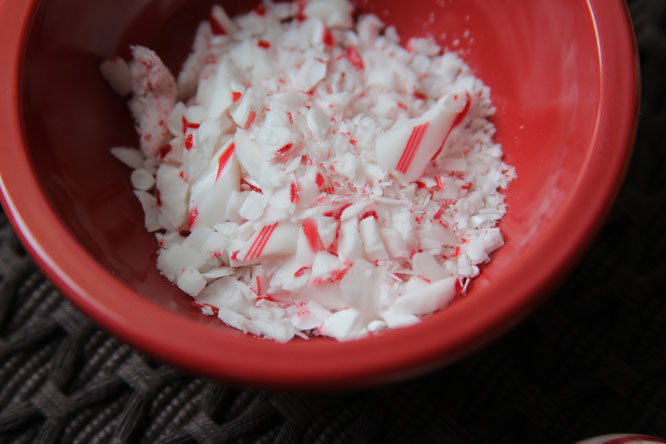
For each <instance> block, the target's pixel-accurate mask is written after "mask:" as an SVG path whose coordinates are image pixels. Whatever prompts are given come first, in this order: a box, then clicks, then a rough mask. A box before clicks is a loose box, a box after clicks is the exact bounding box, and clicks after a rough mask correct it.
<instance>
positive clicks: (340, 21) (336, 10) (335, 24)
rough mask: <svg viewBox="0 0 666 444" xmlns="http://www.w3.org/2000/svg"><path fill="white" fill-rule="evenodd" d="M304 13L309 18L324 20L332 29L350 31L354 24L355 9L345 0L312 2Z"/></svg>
mask: <svg viewBox="0 0 666 444" xmlns="http://www.w3.org/2000/svg"><path fill="white" fill-rule="evenodd" d="M303 12H304V13H305V15H306V16H307V17H314V18H318V19H320V20H322V21H323V22H324V24H325V25H326V26H328V27H329V28H332V29H349V28H351V27H352V25H353V24H354V20H353V19H352V12H354V8H353V7H352V5H351V4H350V3H349V2H347V1H345V0H311V1H309V2H308V3H307V5H306V6H305V10H304V11H303Z"/></svg>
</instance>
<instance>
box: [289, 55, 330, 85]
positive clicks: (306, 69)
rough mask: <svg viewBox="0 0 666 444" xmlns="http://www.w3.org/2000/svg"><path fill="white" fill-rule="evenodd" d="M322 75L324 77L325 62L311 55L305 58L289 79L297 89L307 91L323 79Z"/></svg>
mask: <svg viewBox="0 0 666 444" xmlns="http://www.w3.org/2000/svg"><path fill="white" fill-rule="evenodd" d="M324 77H326V62H325V61H322V60H321V59H319V58H315V57H314V56H312V57H309V58H307V59H306V60H305V62H304V63H303V65H302V66H301V67H300V68H299V69H298V71H296V72H295V73H294V74H293V76H292V78H291V81H292V82H293V84H294V87H295V88H296V89H297V90H299V91H302V92H305V93H307V92H310V91H312V90H313V89H314V87H315V86H317V84H318V83H319V82H321V81H322V80H324Z"/></svg>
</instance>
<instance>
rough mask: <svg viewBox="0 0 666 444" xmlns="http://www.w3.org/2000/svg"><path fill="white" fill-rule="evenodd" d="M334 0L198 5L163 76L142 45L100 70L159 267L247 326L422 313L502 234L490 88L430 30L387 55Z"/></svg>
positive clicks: (352, 334)
mask: <svg viewBox="0 0 666 444" xmlns="http://www.w3.org/2000/svg"><path fill="white" fill-rule="evenodd" d="M352 14H353V7H352V5H351V4H350V3H349V2H348V1H347V0H310V1H299V2H296V3H272V2H270V1H265V2H264V3H263V4H262V5H261V6H259V7H257V8H255V9H254V10H253V11H252V12H250V13H248V14H246V15H242V16H238V17H236V18H235V19H233V20H232V19H231V18H229V17H228V16H227V15H226V14H225V12H224V10H223V9H222V8H221V7H220V6H219V5H216V6H214V7H213V9H212V12H211V14H210V17H209V19H208V20H207V21H205V22H203V23H201V24H200V26H199V28H198V31H197V33H196V36H195V39H194V43H193V46H192V52H191V54H190V55H189V57H188V59H187V60H186V61H185V63H184V66H183V68H182V71H181V72H180V74H179V75H178V77H177V78H174V76H173V75H172V74H171V72H170V71H169V70H168V69H167V68H166V67H165V66H164V64H163V63H162V61H161V60H160V59H159V57H158V56H157V55H156V54H155V53H154V52H153V51H151V50H149V49H147V48H145V47H140V46H134V47H132V56H133V59H132V60H131V61H130V62H129V63H126V62H125V61H123V60H122V59H120V58H112V59H110V60H108V61H106V62H104V63H103V64H102V66H101V71H102V73H103V75H104V76H105V77H106V78H107V80H108V81H109V83H110V85H111V86H112V87H113V88H114V89H115V90H116V91H117V92H118V93H119V94H120V95H122V96H126V97H128V98H129V108H130V110H131V113H132V116H133V118H134V120H135V122H136V128H137V132H138V134H139V137H140V150H137V149H133V148H124V147H115V148H112V153H113V154H114V155H115V156H116V157H117V158H118V159H120V160H121V161H122V162H124V163H125V164H127V165H128V166H129V167H131V168H132V169H133V172H132V174H131V181H132V185H133V187H134V188H135V194H136V196H137V198H138V199H139V201H140V203H141V205H142V207H143V210H144V212H145V225H146V228H147V230H148V231H149V232H154V233H155V236H156V237H157V240H158V242H159V256H158V261H157V267H158V269H159V270H160V271H161V273H162V274H163V275H164V276H166V278H167V279H169V280H170V281H171V282H174V283H175V284H176V285H177V286H178V287H179V288H180V289H181V290H182V291H184V292H185V293H187V294H189V295H190V296H191V297H192V298H194V304H195V305H196V306H197V307H200V309H201V311H202V312H203V313H204V314H206V315H216V316H217V317H219V319H221V320H222V321H224V322H225V323H226V324H228V325H230V326H232V327H235V328H237V329H240V330H242V331H244V332H249V333H252V334H255V335H258V336H263V337H267V338H272V339H274V340H276V341H279V342H287V341H289V340H290V339H292V338H293V337H294V336H300V337H303V338H308V337H310V336H318V335H323V336H330V337H333V338H336V339H338V340H350V339H357V338H362V337H365V336H367V335H371V334H375V333H377V332H380V331H382V330H384V329H387V328H398V327H405V326H408V325H412V324H414V323H417V322H419V321H420V319H421V318H422V317H423V316H424V315H428V314H430V313H432V312H434V311H436V310H439V309H441V308H443V307H445V306H447V305H448V304H449V303H450V302H451V301H452V300H453V299H454V298H455V297H456V295H458V294H461V293H463V292H464V291H465V290H466V288H467V285H468V283H469V280H470V279H471V278H474V277H476V276H477V275H478V274H479V273H480V270H479V265H481V264H484V263H486V262H488V261H489V260H490V256H489V255H490V254H491V253H492V252H493V251H494V250H496V249H497V248H499V247H501V246H502V245H503V243H504V241H503V236H502V234H501V232H500V230H499V228H497V227H496V224H497V223H498V221H499V220H500V219H501V218H502V216H503V215H504V214H505V212H506V206H505V203H504V196H503V195H502V194H501V192H500V190H502V189H504V188H506V187H507V185H508V183H509V182H510V181H511V179H512V178H513V177H515V172H514V169H513V168H512V167H510V166H507V165H506V164H505V163H503V161H502V156H503V154H502V149H501V147H500V145H498V144H497V143H495V142H494V141H493V136H494V133H495V127H494V125H493V124H492V123H491V121H490V120H489V118H490V117H491V116H492V115H493V113H494V111H495V110H494V107H493V106H492V104H491V101H490V91H489V89H488V88H487V87H486V86H484V84H483V83H482V82H481V80H479V79H477V78H476V77H474V75H473V74H472V72H471V71H470V68H469V67H468V66H467V65H466V64H465V63H464V62H463V61H462V60H461V59H460V58H459V57H458V56H457V55H456V54H454V53H450V52H444V51H443V50H442V48H440V47H439V46H438V45H437V44H436V43H435V41H434V40H433V39H432V38H412V39H410V40H409V41H408V42H407V44H406V45H405V46H404V47H403V46H401V45H400V39H399V36H398V35H397V33H396V31H395V29H394V28H393V27H391V26H388V27H387V26H386V25H385V24H384V23H382V22H381V21H380V20H379V19H378V18H377V17H376V16H373V15H361V16H359V18H358V20H356V21H354V19H353V15H352Z"/></svg>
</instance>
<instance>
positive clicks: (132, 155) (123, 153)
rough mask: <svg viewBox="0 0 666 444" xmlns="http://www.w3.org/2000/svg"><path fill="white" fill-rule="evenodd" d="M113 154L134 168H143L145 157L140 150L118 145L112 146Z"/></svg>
mask: <svg viewBox="0 0 666 444" xmlns="http://www.w3.org/2000/svg"><path fill="white" fill-rule="evenodd" d="M111 154H113V156H114V157H115V158H116V159H118V160H120V161H121V162H122V163H124V164H125V165H127V166H128V167H130V168H132V169H133V170H137V169H139V168H143V160H144V158H143V155H142V154H141V152H140V151H139V150H136V149H134V148H125V147H122V146H116V147H113V148H111Z"/></svg>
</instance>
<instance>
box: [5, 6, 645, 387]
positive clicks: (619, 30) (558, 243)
mask: <svg viewBox="0 0 666 444" xmlns="http://www.w3.org/2000/svg"><path fill="white" fill-rule="evenodd" d="M37 3H38V1H36V0H33V1H25V2H2V3H0V42H2V43H0V61H2V62H3V63H2V66H3V68H2V70H0V85H3V88H2V89H0V116H1V117H2V118H0V132H2V134H3V135H4V139H3V146H2V149H0V186H1V187H2V191H3V194H2V204H3V206H4V208H5V210H6V211H7V213H8V214H9V217H10V218H11V220H12V224H13V226H14V227H15V229H16V231H17V232H18V234H19V236H20V237H21V239H22V241H23V243H24V244H25V245H26V247H27V248H28V250H29V251H30V253H31V254H32V256H33V257H34V258H35V260H36V261H37V262H38V263H39V265H40V266H41V267H42V269H44V271H45V272H46V274H47V275H48V277H49V278H50V279H51V280H52V281H53V282H54V283H55V284H56V285H57V286H58V287H59V288H60V289H62V290H63V292H64V293H65V294H66V295H67V296H68V297H69V298H70V300H72V301H73V302H74V303H75V304H76V305H77V306H78V307H79V308H81V309H82V310H83V311H84V312H85V313H87V314H88V315H89V316H91V317H92V318H93V319H94V320H95V321H96V322H98V323H100V324H101V325H102V326H104V327H105V328H107V329H108V330H110V331H112V332H113V333H114V334H116V335H118V336H119V337H121V338H122V339H123V340H126V341H128V342H130V343H131V344H133V345H135V346H137V347H139V348H141V349H144V350H146V351H148V352H149V353H151V354H153V355H156V356H158V357H159V358H161V359H164V360H167V361H169V362H172V363H174V364H177V365H179V366H182V367H185V368H188V369H191V370H194V371H197V372H199V373H204V374H207V375H210V376H214V377H218V378H223V379H227V380H233V381H239V382H245V383H252V384H255V385H263V386H279V387H298V388H313V387H320V388H321V387H327V388H331V387H335V386H360V385H366V384H369V383H377V382H381V381H385V380H388V379H393V378H396V377H404V376H407V375H409V374H410V373H411V372H414V371H423V370H424V369H426V368H429V367H431V366H433V365H441V364H443V363H445V362H449V361H451V360H453V359H455V358H456V357H459V356H461V355H462V354H464V353H469V352H470V351H471V350H472V349H474V348H475V347H478V346H480V345H481V344H483V343H485V342H487V341H488V340H490V339H492V338H494V337H496V336H497V335H498V334H500V333H501V332H502V331H505V330H506V329H508V328H509V327H510V326H511V325H514V323H515V322H517V321H518V320H519V319H521V318H522V317H523V316H524V315H525V314H526V313H527V312H529V311H530V310H531V309H532V308H533V307H534V306H535V305H536V304H537V303H538V302H539V301H540V300H541V299H542V298H543V297H544V295H545V294H546V292H547V290H548V289H549V287H550V286H552V285H553V283H554V282H556V281H558V280H559V279H562V278H563V277H564V276H565V275H566V273H567V272H568V271H569V270H570V269H571V267H572V266H573V264H574V263H575V260H576V258H578V257H579V256H580V255H581V254H582V251H583V249H582V247H583V246H585V245H588V244H589V243H590V241H591V239H592V236H593V234H594V233H595V232H596V231H597V230H598V229H599V227H600V226H601V223H602V220H603V217H604V215H605V214H606V213H607V212H608V210H609V209H610V206H611V204H612V201H613V199H614V196H615V194H616V193H617V191H618V189H619V186H620V183H621V178H622V177H623V173H624V171H625V169H626V166H627V163H628V159H629V156H630V153H631V146H632V144H633V137H634V134H635V127H636V119H637V112H638V96H639V94H638V68H637V66H638V64H637V51H636V48H635V42H634V37H633V32H632V29H631V26H630V22H629V19H628V14H627V11H626V7H625V6H624V3H623V2H622V1H621V0H613V1H608V0H589V1H588V2H587V3H586V5H587V6H588V7H589V13H590V14H591V20H592V21H593V23H594V26H595V33H596V38H597V46H598V57H599V59H598V63H599V66H600V72H601V78H600V91H599V102H600V103H599V109H600V111H599V113H598V115H597V119H596V122H597V125H596V128H595V129H594V133H593V135H592V142H591V143H592V148H591V149H590V150H589V152H588V155H587V157H586V158H585V161H584V164H583V165H582V167H581V168H580V172H579V173H578V174H577V176H576V178H575V183H573V184H572V185H571V192H570V193H569V194H568V197H567V199H566V201H565V202H564V203H563V204H562V206H561V208H560V209H559V210H558V211H557V213H556V214H555V215H554V216H553V220H552V221H551V222H550V223H549V224H548V226H547V227H544V230H543V232H542V233H540V234H539V239H540V240H542V242H540V243H539V245H535V246H533V247H531V248H530V250H529V254H525V255H524V256H523V257H519V258H518V259H517V260H516V261H515V264H514V266H513V268H512V270H513V271H511V272H509V273H506V274H505V275H501V276H497V278H496V279H495V281H494V282H493V286H492V288H491V287H489V286H486V287H485V288H480V289H479V291H478V293H476V294H475V295H474V297H473V298H471V297H470V298H469V300H466V301H464V303H460V304H455V305H454V306H452V307H450V308H449V309H447V310H445V311H443V312H441V313H439V314H438V315H437V316H433V317H432V318H430V319H427V320H425V321H424V322H423V323H421V324H419V325H417V326H414V327H410V328H408V329H403V330H399V331H392V332H388V333H386V334H383V335H380V336H378V337H373V338H369V339H366V340H361V341H355V342H350V343H345V344H340V343H337V342H334V341H327V340H323V341H319V340H318V341H316V344H315V341H310V342H311V343H308V342H307V341H302V342H296V343H293V344H287V345H286V346H280V345H277V344H274V343H271V342H268V341H259V340H256V339H253V338H249V337H244V336H240V335H235V334H228V333H226V332H224V331H222V330H220V329H218V328H213V327H210V326H206V325H202V324H201V323H198V322H195V321H193V320H191V319H188V318H187V317H184V316H179V315H177V314H175V313H173V312H171V311H169V310H166V309H164V308H162V307H159V306H158V305H156V304H154V303H152V302H150V301H149V300H147V299H145V298H144V297H141V296H140V295H139V294H137V293H136V292H135V291H134V290H133V289H131V288H130V287H129V286H128V285H125V284H124V283H123V282H122V281H121V280H119V279H118V278H117V277H116V276H114V275H113V273H111V272H110V271H109V270H108V269H106V268H105V267H103V266H102V265H101V264H100V262H99V261H98V260H97V259H96V258H95V257H94V255H93V254H91V253H90V251H89V249H86V248H84V247H82V246H81V245H80V241H79V239H78V238H77V236H75V235H73V234H72V232H71V229H72V228H71V226H69V225H67V224H65V223H64V222H63V220H62V219H61V214H60V211H62V208H59V209H54V208H53V201H52V200H50V199H48V198H47V195H46V194H45V193H44V189H43V186H44V185H43V183H44V182H43V180H42V178H41V177H40V171H38V170H36V169H35V167H34V159H33V158H32V155H34V153H32V155H31V153H30V152H29V150H27V149H26V147H27V141H26V137H25V135H24V132H23V123H22V121H21V115H22V111H21V71H22V69H23V66H24V65H23V64H24V49H25V44H26V41H25V39H26V37H27V35H28V33H29V28H30V23H31V20H32V18H33V15H34V10H35V5H37ZM172 3H173V2H172ZM571 221H575V223H572V222H571ZM539 257H540V258H547V259H543V260H541V261H535V258H539ZM493 294H499V295H502V296H503V297H495V298H493ZM442 326H446V330H442ZM211 350H216V351H218V350H219V352H215V353H211Z"/></svg>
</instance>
